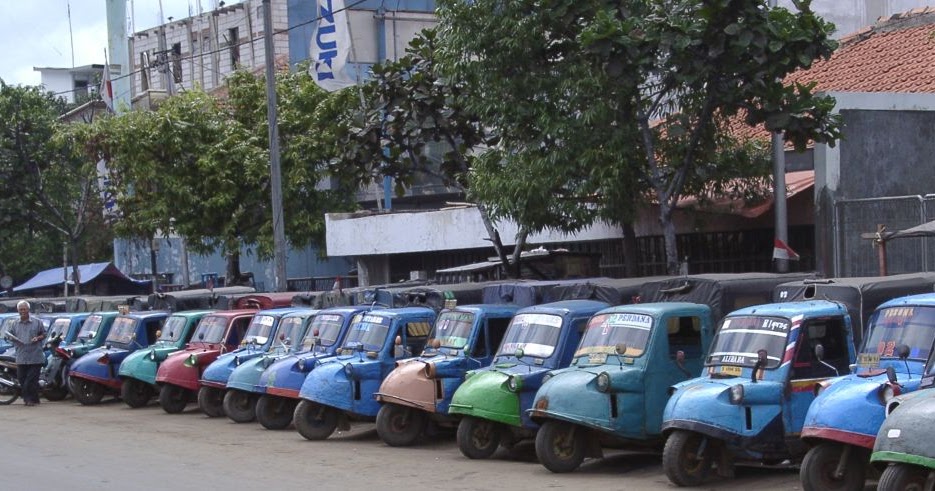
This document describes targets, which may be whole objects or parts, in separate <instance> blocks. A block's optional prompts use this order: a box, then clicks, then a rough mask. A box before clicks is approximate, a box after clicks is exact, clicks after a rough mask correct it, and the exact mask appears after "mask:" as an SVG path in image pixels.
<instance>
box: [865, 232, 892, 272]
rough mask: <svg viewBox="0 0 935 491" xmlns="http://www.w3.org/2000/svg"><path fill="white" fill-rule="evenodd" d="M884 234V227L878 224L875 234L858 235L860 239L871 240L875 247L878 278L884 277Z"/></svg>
mask: <svg viewBox="0 0 935 491" xmlns="http://www.w3.org/2000/svg"><path fill="white" fill-rule="evenodd" d="M885 232H886V226H885V225H883V224H882V223H878V224H877V231H876V232H871V233H862V234H860V238H861V239H868V240H872V241H873V245H875V246H877V267H878V269H879V270H880V276H886V238H885V237H884V235H883V234H884V233H885Z"/></svg>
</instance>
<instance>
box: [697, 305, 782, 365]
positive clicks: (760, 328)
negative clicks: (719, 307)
mask: <svg viewBox="0 0 935 491" xmlns="http://www.w3.org/2000/svg"><path fill="white" fill-rule="evenodd" d="M790 326H791V323H790V322H789V319H785V318H782V317H766V316H758V315H744V316H736V317H727V318H725V319H724V320H723V321H722V322H721V327H720V329H718V333H717V337H715V338H714V346H713V347H712V348H711V354H709V355H708V360H707V362H706V363H705V365H706V366H712V365H736V366H742V367H752V366H753V365H754V364H756V360H757V351H759V350H763V349H765V350H766V365H765V366H764V367H763V368H776V367H778V366H779V363H780V362H781V361H782V357H783V354H784V353H785V349H786V338H788V336H789V328H790Z"/></svg>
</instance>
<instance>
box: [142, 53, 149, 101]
mask: <svg viewBox="0 0 935 491" xmlns="http://www.w3.org/2000/svg"><path fill="white" fill-rule="evenodd" d="M147 90H149V53H147V52H145V51H144V52H142V53H140V91H141V92H146V91H147Z"/></svg>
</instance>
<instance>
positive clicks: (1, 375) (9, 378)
mask: <svg viewBox="0 0 935 491" xmlns="http://www.w3.org/2000/svg"><path fill="white" fill-rule="evenodd" d="M19 396H20V386H19V380H18V379H17V378H16V364H15V363H12V362H10V361H8V360H2V361H0V405H3V406H6V405H9V404H13V403H14V402H16V400H17V399H19Z"/></svg>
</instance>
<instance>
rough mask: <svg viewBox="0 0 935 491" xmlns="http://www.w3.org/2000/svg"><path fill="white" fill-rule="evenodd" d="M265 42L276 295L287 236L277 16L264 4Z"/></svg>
mask: <svg viewBox="0 0 935 491" xmlns="http://www.w3.org/2000/svg"><path fill="white" fill-rule="evenodd" d="M263 40H264V43H263V44H264V45H265V48H266V117H267V120H268V121H269V168H270V188H272V199H273V259H274V262H275V263H276V270H275V275H274V276H275V278H274V281H275V283H276V286H275V291H277V292H284V291H286V233H285V225H284V220H283V216H282V175H281V171H280V168H279V126H278V124H277V122H276V120H277V114H276V59H275V53H274V50H273V12H272V6H271V5H270V0H263Z"/></svg>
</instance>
